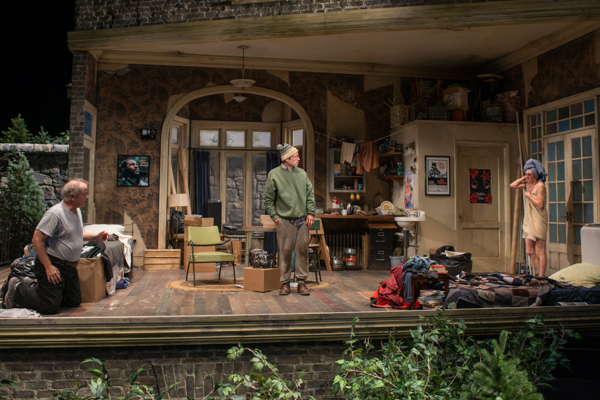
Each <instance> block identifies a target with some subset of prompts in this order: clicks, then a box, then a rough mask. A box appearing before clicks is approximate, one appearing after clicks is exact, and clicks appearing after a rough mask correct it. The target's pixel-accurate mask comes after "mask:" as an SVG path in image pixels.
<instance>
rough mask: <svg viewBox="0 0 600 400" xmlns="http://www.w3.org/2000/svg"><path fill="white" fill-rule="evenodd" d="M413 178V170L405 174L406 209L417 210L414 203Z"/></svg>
mask: <svg viewBox="0 0 600 400" xmlns="http://www.w3.org/2000/svg"><path fill="white" fill-rule="evenodd" d="M413 178H414V175H413V173H412V171H411V170H407V171H405V172H404V208H405V209H407V208H415V204H414V202H413Z"/></svg>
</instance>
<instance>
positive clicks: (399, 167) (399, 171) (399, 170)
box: [396, 161, 404, 176]
mask: <svg viewBox="0 0 600 400" xmlns="http://www.w3.org/2000/svg"><path fill="white" fill-rule="evenodd" d="M403 173H404V171H403V170H402V163H401V162H400V161H398V163H396V175H398V176H400V175H402V174H403Z"/></svg>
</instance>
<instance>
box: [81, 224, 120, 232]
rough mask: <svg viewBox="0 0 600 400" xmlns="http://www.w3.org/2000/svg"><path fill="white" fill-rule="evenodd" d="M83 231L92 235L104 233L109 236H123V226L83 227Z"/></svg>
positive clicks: (98, 225)
mask: <svg viewBox="0 0 600 400" xmlns="http://www.w3.org/2000/svg"><path fill="white" fill-rule="evenodd" d="M83 231H84V232H87V233H91V234H94V235H96V234H98V233H100V232H102V231H106V232H107V233H108V234H109V235H112V234H113V233H121V234H123V232H124V231H125V227H124V226H123V225H110V224H94V225H87V226H84V227H83Z"/></svg>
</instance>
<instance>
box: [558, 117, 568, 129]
mask: <svg viewBox="0 0 600 400" xmlns="http://www.w3.org/2000/svg"><path fill="white" fill-rule="evenodd" d="M570 129H571V121H570V120H568V119H567V120H565V121H560V122H559V123H558V131H559V132H564V131H568V130H570Z"/></svg>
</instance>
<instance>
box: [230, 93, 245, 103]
mask: <svg viewBox="0 0 600 400" xmlns="http://www.w3.org/2000/svg"><path fill="white" fill-rule="evenodd" d="M233 99H234V100H235V101H237V102H238V103H241V102H242V101H244V100H246V96H242V95H241V94H238V95H234V96H233Z"/></svg>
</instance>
